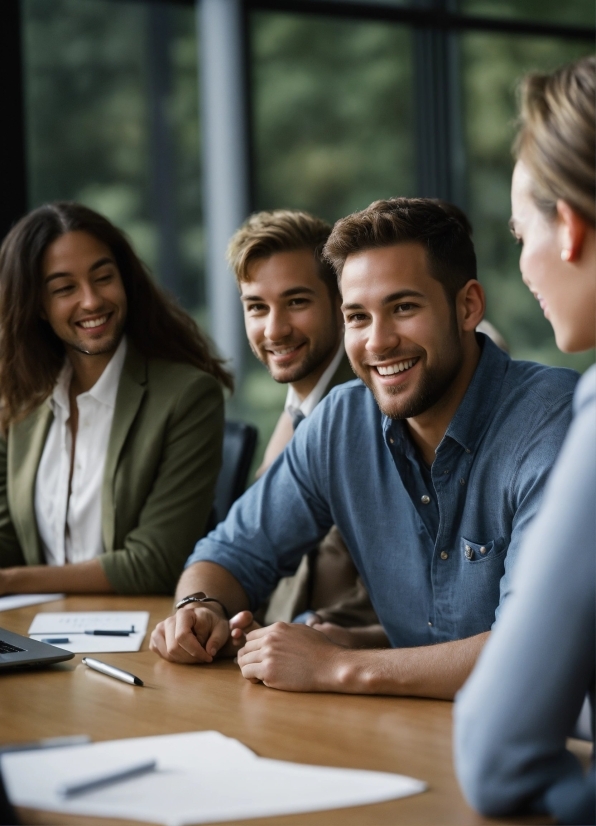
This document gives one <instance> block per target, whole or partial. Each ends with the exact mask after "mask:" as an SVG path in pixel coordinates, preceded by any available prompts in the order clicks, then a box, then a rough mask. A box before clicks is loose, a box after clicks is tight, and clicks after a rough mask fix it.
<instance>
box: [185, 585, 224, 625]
mask: <svg viewBox="0 0 596 826" xmlns="http://www.w3.org/2000/svg"><path fill="white" fill-rule="evenodd" d="M191 602H217V604H218V605H219V607H220V608H221V610H222V611H223V612H224V615H225V618H226V619H227V620H229V619H230V612H229V611H228V609H227V608H226V606H225V605H224V604H223V602H222V601H221V600H219V599H216V598H215V597H208V596H207V595H206V594H204V593H203V592H202V591H198V592H197V593H196V594H189V596H187V597H184V599H181V600H180V602H177V603H176V611H177V610H178V608H182V606H183V605H190V603H191Z"/></svg>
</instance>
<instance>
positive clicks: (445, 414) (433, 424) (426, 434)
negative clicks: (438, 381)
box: [406, 334, 481, 465]
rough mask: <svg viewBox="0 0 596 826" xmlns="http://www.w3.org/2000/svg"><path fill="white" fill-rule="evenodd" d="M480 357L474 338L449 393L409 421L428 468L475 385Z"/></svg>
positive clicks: (412, 433)
mask: <svg viewBox="0 0 596 826" xmlns="http://www.w3.org/2000/svg"><path fill="white" fill-rule="evenodd" d="M480 354H481V350H480V346H479V344H478V342H477V340H476V336H475V335H474V334H472V338H471V340H470V342H469V346H467V347H466V348H465V350H464V360H463V364H462V367H461V370H460V371H459V373H458V374H457V376H456V377H455V379H454V381H453V383H452V384H451V385H450V387H449V389H448V390H447V391H446V393H444V395H443V396H442V397H441V398H440V399H439V401H438V402H437V403H436V404H435V405H433V407H431V408H430V409H429V410H426V411H425V412H424V413H422V414H421V415H420V416H416V417H415V418H412V419H406V425H407V428H408V432H409V434H410V437H411V438H412V441H413V442H414V444H415V445H416V447H417V448H418V450H419V451H420V453H421V455H422V458H423V459H424V461H425V462H426V463H427V465H432V463H433V462H434V460H435V453H436V450H437V448H438V446H439V445H440V443H441V440H442V439H443V436H444V435H445V433H446V432H447V428H448V427H449V423H450V422H451V420H452V419H453V417H454V415H455V412H456V410H457V408H458V407H459V405H460V404H461V401H462V399H463V397H464V396H465V395H466V391H467V389H468V387H469V384H470V382H471V381H472V376H473V375H474V371H475V370H476V367H477V366H478V362H479V361H480Z"/></svg>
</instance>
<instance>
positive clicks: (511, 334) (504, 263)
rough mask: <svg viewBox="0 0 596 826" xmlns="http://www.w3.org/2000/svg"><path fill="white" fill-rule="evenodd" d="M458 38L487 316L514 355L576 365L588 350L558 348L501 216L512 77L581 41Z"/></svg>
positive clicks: (581, 48)
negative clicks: (570, 352)
mask: <svg viewBox="0 0 596 826" xmlns="http://www.w3.org/2000/svg"><path fill="white" fill-rule="evenodd" d="M530 5H531V4H530V2H529V0H526V6H527V7H529V6H530ZM534 5H535V4H534ZM572 5H573V4H572ZM461 41H462V54H463V60H462V73H463V87H464V95H463V99H464V103H465V111H466V114H465V129H466V140H467V154H468V191H469V194H470V204H469V214H470V218H471V220H472V224H473V226H474V238H475V243H476V251H477V254H478V263H479V274H480V278H481V280H482V283H483V284H484V286H485V287H486V291H487V297H488V310H487V317H488V319H489V320H490V321H492V322H493V324H495V325H496V326H497V328H498V329H499V330H500V331H501V332H502V333H503V335H504V336H505V338H506V339H507V341H508V342H509V345H510V347H511V352H512V354H513V355H514V356H515V357H517V358H529V359H533V360H536V361H541V362H544V363H546V364H557V365H563V366H568V367H575V368H576V369H579V370H583V369H585V368H586V367H587V366H589V364H591V363H593V361H594V353H593V352H590V353H583V354H580V355H576V356H568V355H564V354H562V353H561V352H560V351H559V350H558V349H557V347H556V344H555V340H554V336H553V332H552V328H551V326H550V324H549V323H548V322H547V321H546V319H545V318H544V316H543V314H542V311H541V310H540V307H539V306H538V303H537V302H536V301H535V299H534V298H533V296H532V295H531V294H530V292H529V291H528V289H527V288H526V287H525V285H524V284H523V282H522V280H521V276H520V273H519V253H520V250H519V247H517V246H516V245H515V243H514V241H513V239H512V237H511V235H510V233H509V229H508V225H507V222H508V219H509V216H510V214H511V202H510V184H511V172H512V169H513V158H512V155H511V143H512V141H513V137H514V134H515V117H516V100H515V95H516V87H517V83H518V81H519V78H521V77H522V76H523V75H524V74H526V73H527V72H528V71H551V70H552V69H554V68H556V67H557V66H559V65H561V64H563V63H567V62H569V61H571V60H575V59H576V58H578V57H580V56H581V55H583V54H585V53H586V47H585V44H582V43H579V44H578V43H577V42H569V41H564V40H559V39H554V38H543V37H521V36H512V35H508V36H504V35H498V34H484V33H482V34H480V33H474V34H464V35H462V38H461Z"/></svg>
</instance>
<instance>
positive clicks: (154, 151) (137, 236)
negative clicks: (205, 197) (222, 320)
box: [23, 0, 204, 311]
mask: <svg viewBox="0 0 596 826" xmlns="http://www.w3.org/2000/svg"><path fill="white" fill-rule="evenodd" d="M23 20H24V34H25V37H24V58H25V59H24V65H25V88H26V120H27V134H28V178H29V204H30V206H31V207H35V206H38V205H39V204H41V203H44V202H46V201H51V200H57V199H68V200H78V201H82V202H83V203H85V204H87V205H88V206H90V207H92V208H94V209H97V210H98V211H99V212H102V213H104V214H105V215H106V216H107V217H108V218H110V219H111V220H113V221H114V222H115V223H116V224H118V226H120V227H122V228H123V229H124V230H125V231H126V232H127V233H128V234H129V236H130V237H131V239H132V241H133V243H134V245H135V247H136V249H137V251H138V252H139V254H140V255H141V257H142V258H143V259H144V260H145V262H146V263H147V264H148V265H149V266H150V268H151V269H152V271H153V272H154V274H155V276H156V277H157V278H158V280H160V281H161V282H162V283H163V284H164V285H165V286H167V287H168V288H169V289H171V290H172V291H173V292H174V293H175V294H176V295H177V296H178V298H179V299H180V300H181V301H182V303H183V304H184V305H185V306H186V307H187V308H188V309H190V310H192V311H196V310H197V309H198V308H199V307H200V306H201V305H203V304H204V297H203V296H204V290H203V278H202V270H203V235H202V221H201V193H200V181H199V157H200V152H199V120H198V89H197V86H198V83H197V56H196V55H197V53H196V37H195V25H194V12H193V9H192V8H184V7H181V6H178V5H172V4H165V3H164V4H160V3H139V2H112V0H52V1H51V2H48V0H24V3H23Z"/></svg>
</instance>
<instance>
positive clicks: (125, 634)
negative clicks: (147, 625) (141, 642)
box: [85, 629, 134, 637]
mask: <svg viewBox="0 0 596 826" xmlns="http://www.w3.org/2000/svg"><path fill="white" fill-rule="evenodd" d="M85 634H89V636H91V637H130V635H131V634H134V631H109V630H107V629H106V630H105V631H103V630H101V629H95V630H93V631H85Z"/></svg>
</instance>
